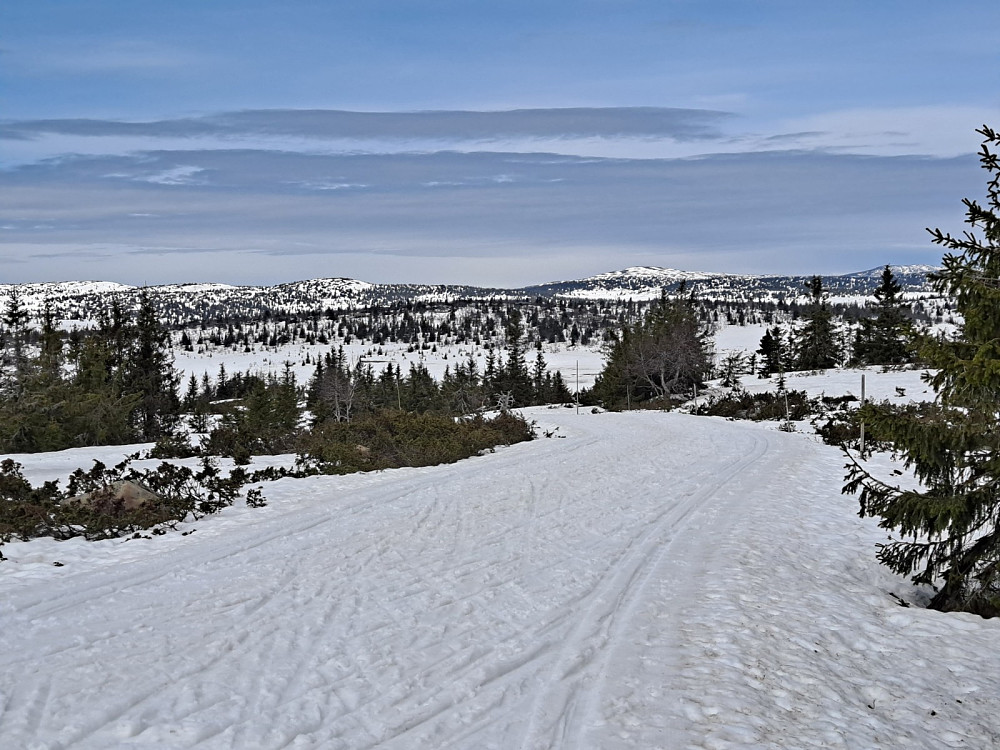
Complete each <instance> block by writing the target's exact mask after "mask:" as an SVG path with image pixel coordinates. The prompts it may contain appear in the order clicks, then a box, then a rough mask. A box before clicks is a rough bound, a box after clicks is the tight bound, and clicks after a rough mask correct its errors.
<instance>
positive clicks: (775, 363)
mask: <svg viewBox="0 0 1000 750" xmlns="http://www.w3.org/2000/svg"><path fill="white" fill-rule="evenodd" d="M806 291H807V292H808V295H809V300H810V302H809V304H808V305H805V306H803V307H802V308H801V310H799V311H797V314H798V319H797V320H796V321H795V322H794V323H792V322H789V323H787V324H784V325H781V324H775V325H774V326H771V327H769V328H767V329H766V332H765V334H764V336H763V337H762V338H761V340H760V348H759V349H758V350H757V351H756V352H754V353H752V354H751V355H749V356H747V355H745V354H743V353H739V352H736V353H730V354H728V355H726V356H725V357H723V358H722V359H721V361H720V362H718V363H717V364H715V363H713V352H712V347H711V333H712V331H713V326H712V324H711V319H712V318H711V316H706V315H705V309H706V308H705V307H704V306H703V305H701V304H700V303H699V302H698V301H697V299H696V297H695V296H694V294H687V293H686V291H685V290H684V288H683V287H682V288H681V289H680V290H679V293H678V294H677V295H676V296H675V297H673V298H670V297H667V296H666V295H665V294H664V295H663V297H661V299H660V300H659V301H658V302H656V303H655V304H653V305H652V306H651V307H650V308H649V310H648V311H647V312H646V314H645V315H644V316H643V317H641V318H640V319H639V320H638V321H637V322H635V323H634V324H632V325H626V326H623V328H622V330H621V332H620V334H617V335H613V336H612V337H611V343H610V345H609V347H608V359H607V363H606V365H605V367H604V370H603V371H602V372H601V374H600V375H599V376H598V378H597V380H596V382H595V384H594V387H593V388H592V389H591V390H589V391H588V392H586V393H585V394H584V395H583V400H584V401H585V402H587V403H598V404H601V405H603V406H605V407H607V408H612V409H620V408H630V407H631V406H632V405H633V404H636V405H638V404H643V403H651V402H652V403H657V404H660V405H665V404H666V405H668V404H669V402H670V401H671V400H673V399H674V398H680V399H681V400H684V399H687V398H691V397H693V396H696V395H697V393H698V389H699V388H701V387H702V386H703V385H704V383H705V380H706V379H707V378H709V377H711V376H715V377H718V378H720V379H721V381H722V385H723V386H726V387H734V386H736V385H737V384H738V382H739V376H740V375H743V374H756V375H759V376H760V377H769V376H771V375H775V374H778V375H783V373H785V372H787V371H793V370H823V369H828V368H832V367H840V366H843V365H853V366H863V365H884V366H900V365H906V364H910V363H913V362H915V361H916V360H917V357H918V350H919V347H920V342H921V341H922V338H923V337H926V336H927V334H926V332H925V331H923V330H920V329H918V327H917V325H916V324H915V322H914V321H913V319H912V317H911V315H910V310H909V306H908V304H907V303H905V302H904V301H903V299H902V295H901V292H902V288H901V286H900V284H899V283H898V282H897V281H896V279H895V277H894V275H893V273H892V271H891V270H890V268H889V267H888V266H886V267H885V269H884V270H883V273H882V277H881V281H880V283H879V285H878V287H877V288H876V289H875V291H874V296H875V299H876V303H875V305H873V306H869V307H867V308H865V309H864V310H865V316H864V317H861V318H860V319H858V320H856V321H855V322H854V324H853V325H850V324H847V323H845V322H844V321H843V318H840V317H838V316H837V314H836V311H835V308H834V306H833V305H832V304H831V303H830V301H829V298H828V293H827V290H826V289H825V288H824V286H823V279H822V277H820V276H814V277H812V278H811V279H810V281H809V282H808V283H807V285H806Z"/></svg>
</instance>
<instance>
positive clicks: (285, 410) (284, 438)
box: [201, 367, 302, 464]
mask: <svg viewBox="0 0 1000 750" xmlns="http://www.w3.org/2000/svg"><path fill="white" fill-rule="evenodd" d="M301 414H302V412H301V409H300V408H299V397H298V389H297V388H296V386H295V377H294V375H293V374H292V372H291V370H290V368H287V367H286V368H285V373H284V375H283V376H282V377H281V378H280V379H277V378H271V379H269V380H268V381H258V383H257V384H256V386H255V387H254V389H253V390H252V391H251V392H250V393H249V394H248V395H247V396H246V397H245V398H244V399H242V400H241V402H240V403H238V404H233V405H232V408H230V409H228V410H227V411H226V413H225V414H223V415H222V418H221V419H220V420H219V424H218V425H217V426H216V427H215V429H213V430H212V431H211V432H210V433H209V435H208V437H207V438H206V439H205V440H204V441H203V442H202V446H201V452H202V453H203V454H206V455H214V456H229V457H231V458H233V459H234V460H236V462H237V463H238V464H246V463H249V462H250V457H251V456H259V455H274V454H276V453H288V452H290V451H292V450H294V446H295V442H296V439H297V436H298V431H299V419H300V417H301Z"/></svg>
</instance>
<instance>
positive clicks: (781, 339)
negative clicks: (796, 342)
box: [757, 326, 787, 378]
mask: <svg viewBox="0 0 1000 750" xmlns="http://www.w3.org/2000/svg"><path fill="white" fill-rule="evenodd" d="M786 349H787V347H786V346H785V335H784V333H783V332H782V330H781V326H774V327H773V328H768V329H767V330H765V331H764V335H763V336H761V339H760V348H759V349H758V350H757V354H759V355H760V357H761V359H760V370H759V374H760V377H762V378H766V377H770V376H771V375H773V374H774V373H776V372H781V371H782V370H784V365H785V360H786V358H787V351H786Z"/></svg>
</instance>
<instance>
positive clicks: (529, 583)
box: [0, 409, 1000, 750]
mask: <svg viewBox="0 0 1000 750" xmlns="http://www.w3.org/2000/svg"><path fill="white" fill-rule="evenodd" d="M531 415H532V416H533V417H535V418H537V419H538V420H539V421H541V422H543V424H544V425H545V426H549V425H558V426H559V428H560V429H559V433H560V434H564V435H566V439H552V440H544V439H542V440H538V441H535V442H533V443H528V444H521V445H517V446H512V447H510V448H504V449H500V450H498V451H497V452H496V453H495V454H491V455H488V456H485V457H482V458H475V459H470V460H468V461H463V462H459V463H458V464H454V465H451V466H442V467H433V468H427V469H403V470H398V471H390V472H382V473H376V474H361V475H352V476H345V477H313V478H309V479H303V480H290V479H285V480H280V481H278V482H275V483H273V484H271V485H269V486H267V487H266V488H265V492H266V494H267V497H268V498H269V501H270V504H269V505H268V507H266V508H261V509H256V510H248V509H237V508H233V509H230V511H227V512H226V513H223V514H222V515H221V516H218V517H214V518H207V519H203V520H202V521H200V522H199V523H198V524H197V527H198V533H197V534H191V535H190V536H186V537H181V536H180V535H179V534H174V535H170V536H169V537H166V538H160V539H155V540H152V541H148V542H142V541H134V542H128V543H119V544H114V545H113V544H102V545H89V546H87V547H85V548H82V547H80V549H82V550H83V551H82V552H81V553H80V554H79V555H78V556H77V557H76V558H67V557H66V556H65V555H63V556H61V557H59V558H55V559H62V560H64V561H67V563H66V566H65V567H62V568H51V566H50V567H48V568H41V567H37V566H36V567H35V568H31V567H30V566H28V565H27V564H25V565H24V569H23V571H20V572H19V563H18V560H17V557H16V554H17V551H18V549H21V548H23V549H25V550H27V549H29V548H32V547H31V545H33V544H36V543H34V542H31V543H25V544H24V545H22V546H21V547H19V546H18V545H9V556H11V561H10V562H8V563H3V564H2V565H0V622H2V630H0V747H4V748H6V747H11V748H34V749H38V750H41V749H43V748H44V749H45V750H61V749H63V748H67V749H68V748H94V749H98V748H99V749H101V750H104V749H106V748H140V747H141V748H195V747H197V748H221V749H232V750H246V749H252V748H262V749H263V748H268V749H270V748H275V749H277V748H350V749H351V750H361V749H362V748H376V747H377V748H387V749H390V750H392V749H395V750H400V749H402V748H456V749H457V748H470V749H471V748H476V749H480V748H481V749H484V750H488V749H489V748H496V749H498V750H501V749H502V750H508V749H517V750H538V749H541V748H565V749H566V750H570V749H572V750H575V749H577V748H601V749H602V750H603V749H605V748H608V749H612V750H613V749H615V748H668V749H673V748H706V749H709V748H759V747H781V748H803V747H843V748H881V747H886V748H897V747H907V748H909V747H917V748H942V747H962V748H988V747H993V746H995V745H996V743H997V742H1000V735H998V727H1000V719H998V718H997V717H998V716H1000V697H998V696H1000V677H998V675H1000V658H998V657H996V656H993V654H994V653H995V651H996V649H995V643H996V636H997V635H998V632H1000V628H998V627H997V626H996V625H995V624H994V623H993V622H992V621H982V620H979V619H978V618H973V617H970V616H966V615H951V616H947V617H946V616H942V615H938V614H936V613H932V612H927V611H924V610H919V609H916V608H910V609H904V608H902V607H899V606H898V605H896V604H895V603H894V601H893V600H892V598H891V597H890V596H889V593H888V592H890V591H892V592H899V593H901V594H903V595H907V594H908V588H909V587H908V585H907V584H905V582H900V581H898V580H897V579H895V578H893V577H892V576H890V575H889V574H888V573H887V572H886V571H884V570H883V569H881V568H879V567H878V566H877V564H876V563H875V562H874V561H873V560H872V549H871V546H872V544H873V542H874V541H877V540H878V539H879V538H881V536H882V535H881V534H880V532H878V530H877V529H875V528H874V524H872V523H871V522H870V521H862V520H860V519H858V518H857V517H856V515H855V508H856V501H855V500H853V499H852V498H842V497H841V496H840V495H839V487H840V484H841V480H842V476H843V470H842V465H843V459H842V458H841V456H840V455H839V453H837V452H836V451H834V450H832V449H830V448H827V447H825V446H821V445H817V444H816V443H815V442H813V441H810V440H809V439H807V438H805V437H804V436H802V435H785V434H782V433H779V432H775V431H773V430H767V429H761V428H760V427H758V426H753V425H742V424H735V423H729V422H724V421H721V420H713V419H705V418H695V417H686V416H683V415H677V414H662V413H657V412H645V413H630V414H622V415H615V414H598V415H591V414H582V415H576V414H574V413H573V412H572V411H569V410H565V409H560V410H544V409H539V410H533V411H532V412H531ZM831 541H832V542H833V543H831ZM39 542H40V543H41V540H39ZM42 544H43V545H44V543H42ZM50 544H51V543H50ZM64 544H65V543H64ZM78 547H79V545H78V546H77V547H67V548H66V549H77V548H78ZM58 548H59V547H58V545H56V547H55V549H58ZM39 549H42V550H46V551H47V550H50V547H47V546H41V547H39ZM7 552H8V548H5V553H7ZM53 554H57V553H56V552H55V551H54V550H53ZM20 573H24V574H23V575H21V574H20ZM29 573H30V574H29ZM928 644H932V648H927V647H926V646H927V645H928Z"/></svg>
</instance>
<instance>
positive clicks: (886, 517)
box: [844, 126, 1000, 616]
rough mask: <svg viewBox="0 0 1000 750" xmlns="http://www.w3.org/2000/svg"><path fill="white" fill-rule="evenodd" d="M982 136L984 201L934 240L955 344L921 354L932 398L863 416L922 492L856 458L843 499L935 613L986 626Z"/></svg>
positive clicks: (994, 272) (996, 507)
mask: <svg viewBox="0 0 1000 750" xmlns="http://www.w3.org/2000/svg"><path fill="white" fill-rule="evenodd" d="M978 132H979V133H981V134H982V135H983V136H984V137H985V140H984V142H983V146H982V150H981V151H980V160H981V163H982V165H983V167H984V168H985V169H986V170H987V171H988V173H989V174H990V179H989V182H988V188H987V196H988V197H987V203H986V205H985V206H981V205H980V204H979V203H977V202H975V201H972V200H968V199H965V200H964V201H963V202H964V203H965V206H966V223H967V224H969V225H970V226H971V227H972V230H971V231H968V232H965V233H963V235H962V236H960V237H953V236H952V235H950V234H946V233H944V232H942V231H941V230H939V229H935V230H930V231H931V234H932V237H933V241H934V242H935V243H936V244H939V245H942V246H944V247H945V248H946V249H947V250H948V251H950V252H947V253H946V254H945V256H944V259H943V269H942V270H941V271H939V272H936V273H933V274H931V276H930V280H931V283H932V285H933V287H934V289H935V290H936V291H938V292H940V293H942V294H947V295H950V296H952V297H953V298H954V299H955V302H956V309H957V311H958V313H960V315H961V317H962V320H963V323H962V324H961V326H960V328H959V331H958V333H957V335H956V336H955V337H954V338H945V337H943V336H940V337H925V339H924V344H923V346H922V349H921V355H922V356H923V357H924V358H926V360H927V362H928V364H929V365H930V366H931V367H932V368H934V369H933V371H932V372H933V374H931V375H928V376H927V379H928V380H929V382H930V384H931V385H932V386H933V388H934V390H935V391H936V392H937V400H936V402H935V403H931V404H920V405H911V406H908V407H906V408H903V409H893V408H890V407H889V406H888V405H884V404H883V405H869V406H867V407H866V408H864V409H863V410H862V418H863V419H864V420H865V423H866V424H867V425H868V426H869V427H870V429H871V433H872V435H873V436H874V437H876V438H878V439H879V440H884V441H888V442H889V443H891V444H892V447H893V450H894V451H896V452H897V453H898V454H899V455H900V456H901V457H902V458H903V460H904V461H905V463H906V465H907V466H908V467H909V468H910V469H912V470H913V472H914V474H915V475H916V477H917V478H918V479H919V480H920V482H921V487H920V488H918V489H903V488H900V487H897V486H893V485H891V484H889V483H888V482H884V481H881V480H879V479H878V478H876V477H875V476H873V475H872V474H871V473H870V472H869V470H868V469H867V468H866V467H865V466H864V465H863V463H862V461H861V459H860V458H856V459H852V462H851V463H850V464H849V465H848V475H847V483H846V485H845V486H844V491H845V492H860V497H859V499H860V505H861V515H862V516H875V517H878V518H880V519H881V520H880V522H879V525H880V526H881V527H883V528H885V529H889V530H890V531H891V532H892V533H894V534H895V535H897V536H898V537H899V538H896V539H893V541H891V542H889V543H888V544H885V545H883V546H881V547H880V549H879V552H878V558H879V560H880V561H881V562H883V563H885V564H886V565H887V566H888V567H890V568H891V569H892V570H893V571H895V572H896V573H899V574H902V575H910V576H912V580H913V581H914V583H923V584H931V585H935V586H937V587H938V590H937V593H936V595H935V596H934V598H933V599H932V600H931V603H930V606H931V607H932V608H934V609H939V610H945V611H949V610H966V611H972V612H978V613H979V614H983V615H986V616H994V615H1000V428H998V424H1000V164H998V160H997V156H996V152H995V149H996V147H997V146H998V145H1000V135H998V134H997V133H996V132H995V131H993V130H991V129H990V128H988V127H985V126H984V127H983V128H982V130H979V131H978ZM976 230H981V232H982V234H981V235H977V234H976V233H975V232H976ZM955 253H957V254H955Z"/></svg>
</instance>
